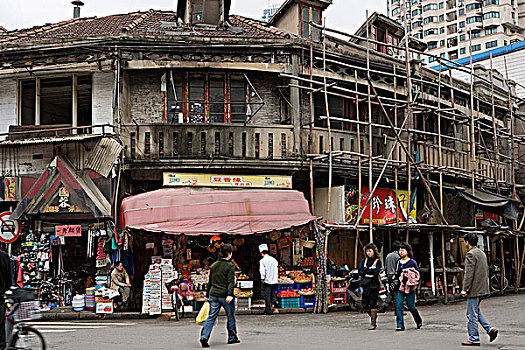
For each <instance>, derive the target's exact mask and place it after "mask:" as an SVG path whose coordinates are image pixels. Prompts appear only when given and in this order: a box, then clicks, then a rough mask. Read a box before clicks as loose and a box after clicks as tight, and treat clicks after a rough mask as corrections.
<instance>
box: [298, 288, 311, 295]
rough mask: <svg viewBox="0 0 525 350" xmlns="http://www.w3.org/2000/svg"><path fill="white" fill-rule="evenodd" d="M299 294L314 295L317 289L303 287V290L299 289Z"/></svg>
mask: <svg viewBox="0 0 525 350" xmlns="http://www.w3.org/2000/svg"><path fill="white" fill-rule="evenodd" d="M297 294H300V295H314V294H315V290H313V289H312V288H307V289H301V290H298V291H297Z"/></svg>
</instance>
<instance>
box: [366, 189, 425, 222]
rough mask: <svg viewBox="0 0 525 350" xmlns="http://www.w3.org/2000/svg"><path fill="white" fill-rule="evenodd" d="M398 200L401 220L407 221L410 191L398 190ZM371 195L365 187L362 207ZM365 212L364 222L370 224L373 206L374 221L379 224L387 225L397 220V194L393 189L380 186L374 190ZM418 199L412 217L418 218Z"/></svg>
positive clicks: (411, 213)
mask: <svg viewBox="0 0 525 350" xmlns="http://www.w3.org/2000/svg"><path fill="white" fill-rule="evenodd" d="M397 195H398V201H399V206H400V208H399V209H401V211H400V212H399V221H400V222H405V217H406V213H407V211H408V205H409V202H410V200H409V198H408V191H398V194H397ZM368 197H369V190H368V188H366V187H363V188H362V190H361V208H364V206H365V204H366V202H367V200H368ZM368 205H369V207H367V208H366V209H365V211H364V213H363V217H362V223H363V224H368V223H369V222H370V208H372V223H373V224H377V225H387V224H392V223H395V222H396V215H397V211H398V208H397V207H396V201H395V194H394V191H393V190H391V189H385V188H378V189H376V190H375V191H374V195H373V196H372V199H371V200H370V202H369V203H368ZM415 208H416V201H414V203H413V208H412V211H411V212H410V217H411V218H413V219H414V220H416V209H415Z"/></svg>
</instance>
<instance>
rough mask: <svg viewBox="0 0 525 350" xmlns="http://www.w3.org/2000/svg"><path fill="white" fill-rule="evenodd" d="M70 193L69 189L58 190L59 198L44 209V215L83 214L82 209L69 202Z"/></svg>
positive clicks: (61, 188)
mask: <svg viewBox="0 0 525 350" xmlns="http://www.w3.org/2000/svg"><path fill="white" fill-rule="evenodd" d="M69 200H70V193H69V191H68V189H67V188H65V187H60V188H59V189H58V195H57V198H55V199H54V200H53V202H52V203H50V205H47V206H46V207H45V208H44V213H82V208H80V207H79V206H78V205H73V204H71V203H70V202H69Z"/></svg>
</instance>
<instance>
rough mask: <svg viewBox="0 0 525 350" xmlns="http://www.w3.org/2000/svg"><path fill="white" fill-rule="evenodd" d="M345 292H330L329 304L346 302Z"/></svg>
mask: <svg viewBox="0 0 525 350" xmlns="http://www.w3.org/2000/svg"><path fill="white" fill-rule="evenodd" d="M346 303H347V296H346V293H332V295H331V296H330V304H346Z"/></svg>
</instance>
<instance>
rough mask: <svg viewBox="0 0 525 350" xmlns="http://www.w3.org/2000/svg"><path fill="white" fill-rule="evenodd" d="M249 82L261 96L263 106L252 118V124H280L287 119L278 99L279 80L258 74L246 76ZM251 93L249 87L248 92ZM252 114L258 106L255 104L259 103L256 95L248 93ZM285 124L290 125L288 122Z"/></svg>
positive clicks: (284, 109)
mask: <svg viewBox="0 0 525 350" xmlns="http://www.w3.org/2000/svg"><path fill="white" fill-rule="evenodd" d="M247 76H248V78H249V79H250V82H251V83H252V84H253V87H254V88H255V90H257V93H258V94H259V95H260V96H261V98H262V100H263V101H264V106H263V107H262V109H261V110H260V111H259V112H257V114H256V115H255V116H254V117H253V119H252V121H251V123H252V124H281V121H284V120H286V119H287V115H286V114H287V113H286V108H284V106H281V101H280V98H279V92H278V90H277V86H279V85H280V79H279V78H278V77H276V76H269V75H268V76H263V75H260V74H250V75H247ZM251 91H252V89H251V87H250V92H251ZM249 101H250V103H251V105H250V106H251V109H252V113H254V112H255V111H256V110H257V108H258V105H256V104H255V103H257V102H260V100H259V98H258V97H257V95H253V94H252V93H250V99H249ZM286 124H290V123H289V122H288V123H286Z"/></svg>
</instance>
